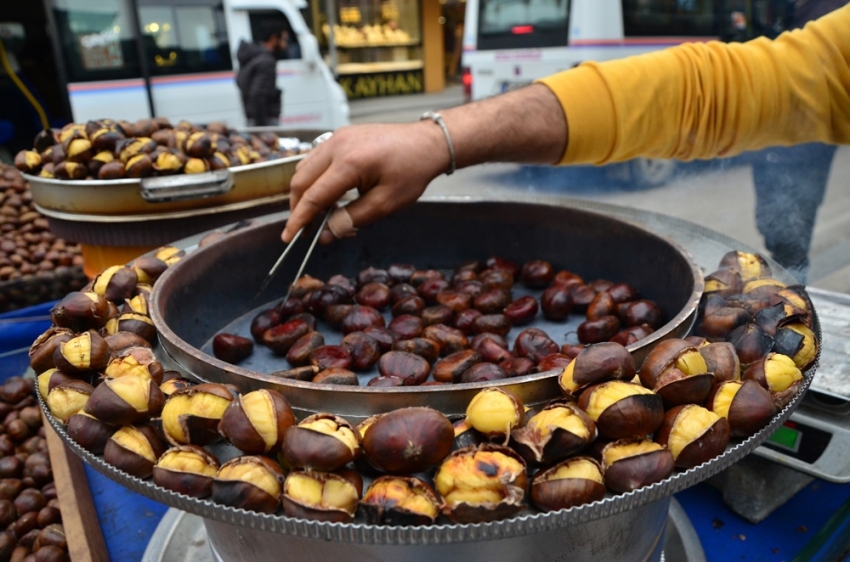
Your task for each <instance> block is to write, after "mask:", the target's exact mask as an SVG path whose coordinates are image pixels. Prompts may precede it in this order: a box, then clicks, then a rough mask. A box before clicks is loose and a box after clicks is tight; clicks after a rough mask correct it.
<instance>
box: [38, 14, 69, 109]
mask: <svg viewBox="0 0 850 562" xmlns="http://www.w3.org/2000/svg"><path fill="white" fill-rule="evenodd" d="M42 4H43V6H44V15H45V17H46V18H47V35H48V36H49V37H51V38H52V41H50V43H51V47H52V49H53V58H54V60H55V61H56V74H58V75H59V83H60V84H61V90H62V110H63V111H64V112H65V115H64V116H65V117H66V118H67V119H68V122H72V121H73V120H74V111H73V110H72V109H71V97H70V96H69V94H68V71H67V69H66V68H65V58H64V56H63V55H64V53H63V52H62V45H60V43H61V41H62V39H63V37H64V36H63V35H59V26H57V25H56V17H55V16H54V14H53V1H52V0H44V2H43V3H42Z"/></svg>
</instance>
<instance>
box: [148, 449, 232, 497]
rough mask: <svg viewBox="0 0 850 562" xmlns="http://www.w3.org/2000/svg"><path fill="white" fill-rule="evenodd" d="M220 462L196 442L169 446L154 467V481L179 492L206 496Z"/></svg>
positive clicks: (192, 495)
mask: <svg viewBox="0 0 850 562" xmlns="http://www.w3.org/2000/svg"><path fill="white" fill-rule="evenodd" d="M220 467H221V465H220V464H219V462H218V459H217V458H215V456H214V455H213V454H211V453H210V452H209V451H207V450H206V449H204V448H203V447H198V446H197V445H180V446H177V447H172V448H171V449H168V450H167V451H166V452H165V453H163V454H162V456H160V457H159V460H157V461H156V464H155V465H154V467H153V471H152V473H153V482H154V484H156V485H157V486H162V487H163V488H166V489H168V490H171V491H173V492H177V493H178V494H186V495H187V496H191V497H193V498H205V497H207V496H208V495H210V493H212V482H213V478H214V477H215V475H216V474H217V473H218V470H219V468H220Z"/></svg>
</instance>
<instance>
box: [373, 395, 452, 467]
mask: <svg viewBox="0 0 850 562" xmlns="http://www.w3.org/2000/svg"><path fill="white" fill-rule="evenodd" d="M453 440H454V428H453V427H452V424H451V422H450V421H449V420H448V418H446V416H444V415H443V414H441V413H440V412H438V411H437V410H434V409H431V408H422V407H416V408H400V409H397V410H393V411H391V412H388V413H386V414H381V415H379V416H378V417H377V419H375V420H374V421H373V422H372V423H371V424H370V425H369V426H368V427H367V429H366V432H365V434H364V435H363V445H362V446H363V452H364V453H365V455H366V459H367V460H368V461H369V462H370V463H371V464H372V465H373V466H375V467H376V468H378V469H379V470H381V471H383V472H387V473H390V474H412V473H415V472H424V471H426V470H428V469H430V468H431V467H433V466H436V465H437V464H439V463H440V461H442V460H443V459H444V458H445V457H446V456H447V455H448V454H449V452H450V451H451V448H452V441H453Z"/></svg>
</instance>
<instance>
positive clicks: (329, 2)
mask: <svg viewBox="0 0 850 562" xmlns="http://www.w3.org/2000/svg"><path fill="white" fill-rule="evenodd" d="M325 17H327V18H328V27H329V28H330V31H329V32H328V54H329V55H330V57H331V64H330V67H331V72H332V73H333V75H334V78H339V73H338V72H337V66H338V64H339V59H338V58H337V53H336V35H335V34H334V26H335V25H336V4H335V2H334V0H325Z"/></svg>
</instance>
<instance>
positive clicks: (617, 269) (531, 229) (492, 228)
mask: <svg viewBox="0 0 850 562" xmlns="http://www.w3.org/2000/svg"><path fill="white" fill-rule="evenodd" d="M282 226H283V221H279V222H273V223H269V224H264V225H260V226H256V227H253V228H247V229H244V230H243V231H240V232H236V233H233V234H232V235H229V236H228V237H227V238H225V239H223V240H221V241H219V242H218V243H216V244H212V245H210V246H207V247H205V248H203V249H201V250H199V251H196V252H192V253H191V254H190V255H189V256H187V257H185V258H184V259H182V260H181V261H180V262H178V263H177V264H176V265H174V266H173V267H171V268H169V269H168V270H167V272H166V273H165V274H164V275H163V276H162V277H161V278H160V279H159V280H158V281H157V284H156V290H155V291H154V295H153V299H152V305H151V308H152V312H151V316H152V317H153V320H154V322H155V323H156V326H157V329H158V330H159V335H160V341H161V342H162V347H163V349H164V350H165V351H166V352H167V353H168V354H169V355H170V356H171V357H172V358H173V359H174V360H175V361H176V362H177V363H178V364H179V365H181V366H182V368H183V369H185V370H187V371H189V372H190V373H192V374H193V375H195V376H196V377H198V378H200V379H203V380H206V381H214V382H222V383H230V384H234V385H236V386H237V387H239V388H240V389H242V390H243V391H249V390H253V389H256V388H261V387H273V388H276V389H278V390H280V391H281V392H282V393H284V394H285V395H286V396H287V398H288V399H289V401H290V403H291V404H292V406H293V408H294V409H296V411H299V412H300V413H301V414H306V413H309V412H316V411H327V410H328V409H330V410H331V411H333V412H335V413H336V414H338V415H341V416H344V417H347V418H351V419H352V420H358V419H362V418H365V417H367V416H370V415H372V414H376V413H379V412H384V411H388V410H391V409H395V408H400V407H405V406H413V405H422V406H426V405H427V406H431V407H434V408H438V409H440V410H442V411H443V412H444V413H446V414H456V413H463V412H464V411H465V410H466V405H467V404H468V403H469V401H470V400H471V399H472V397H473V396H474V395H475V393H477V392H478V391H479V390H480V389H481V388H482V387H484V386H488V385H491V384H493V383H467V384H454V385H446V386H426V387H398V388H389V389H388V388H375V387H366V386H357V387H349V386H330V385H317V384H313V383H309V382H300V381H289V380H286V379H282V378H280V377H275V376H272V375H270V374H269V373H272V372H274V371H278V370H283V369H287V368H289V365H288V364H287V363H286V361H285V360H284V359H282V358H280V357H274V356H273V355H272V354H271V352H270V351H269V350H267V349H265V348H263V347H262V346H255V350H254V354H253V355H252V357H251V358H250V360H249V361H248V362H246V363H243V364H240V365H238V366H237V365H231V364H229V363H225V362H223V361H220V360H218V359H216V358H215V357H214V356H213V355H212V354H211V353H209V352H208V350H209V349H210V343H209V342H210V340H211V338H212V337H213V336H214V335H215V334H216V333H218V332H220V331H226V332H228V333H234V332H235V333H242V334H243V335H246V336H247V335H249V334H248V325H249V324H250V321H251V319H252V318H253V317H254V316H255V315H256V314H257V313H258V312H259V311H261V310H263V309H265V308H270V307H271V306H273V304H274V303H275V302H277V301H279V300H280V299H281V298H282V297H283V296H284V294H285V292H286V288H287V285H288V283H289V282H291V281H292V279H293V277H294V275H295V272H296V270H297V268H298V266H299V264H300V262H301V258H302V257H303V255H304V252H306V246H307V245H308V244H309V240H304V241H303V247H300V246H299V247H297V248H295V249H294V250H293V252H292V253H291V254H290V258H289V259H288V260H287V261H286V262H285V264H284V266H283V267H282V268H281V270H280V271H279V272H278V274H277V277H276V279H275V282H273V283H272V284H271V285H270V286H269V287H268V288H267V289H266V291H265V293H264V294H261V295H259V298H255V295H256V292H257V291H258V290H259V288H260V286H261V285H262V283H263V279H264V277H265V275H266V273H267V272H268V270H269V268H270V267H271V265H272V264H273V263H274V262H275V260H276V258H277V257H278V255H279V253H280V251H281V249H282V247H283V246H282V244H281V242H280V231H281V229H282ZM304 238H310V236H304ZM494 254H497V255H501V256H503V257H506V258H508V259H511V260H515V261H517V262H518V263H523V262H524V261H527V260H529V259H544V260H547V261H549V262H551V263H552V264H553V265H554V266H555V268H556V269H569V270H571V271H574V272H576V273H578V274H579V275H581V276H582V277H584V278H585V279H587V280H592V279H597V278H604V279H611V280H614V281H616V282H626V283H629V284H631V285H633V286H634V287H636V288H637V289H638V290H640V291H641V294H642V295H643V296H644V297H645V298H648V299H652V300H654V301H656V302H657V303H658V304H659V306H660V307H661V309H662V311H663V313H664V315H665V318H667V319H668V322H667V323H666V324H665V325H664V326H662V327H661V328H660V329H659V330H658V331H656V332H655V333H653V334H651V335H650V336H649V337H648V338H645V339H644V340H642V341H641V342H638V343H637V344H635V345H633V346H632V347H631V350H632V351H633V352H634V353H635V354H636V355H637V356H638V359H640V358H641V356H642V354H643V353H644V350H646V349H648V347H650V346H652V345H654V344H655V343H657V342H658V341H660V340H662V339H665V338H668V337H684V335H685V334H686V333H687V332H688V330H689V329H690V327H691V323H692V321H693V319H694V314H695V312H696V308H697V305H698V303H699V299H700V296H701V294H702V288H703V281H702V274H701V272H700V269H699V267H698V266H697V265H696V263H695V262H694V261H693V260H692V259H691V258H690V257H689V256H688V255H687V253H686V252H685V251H684V250H683V249H682V248H681V247H679V246H677V245H676V244H674V243H673V242H671V241H670V240H668V239H666V238H664V237H661V236H658V235H656V234H653V233H651V232H649V231H647V230H645V229H643V228H641V227H639V226H636V225H634V224H630V223H628V222H624V221H622V220H619V219H614V218H611V217H608V216H605V215H604V214H598V213H593V212H588V211H586V210H582V209H577V208H574V207H571V206H568V205H560V206H559V205H542V204H527V203H509V202H499V201H464V202H447V201H426V202H420V203H416V204H415V205H412V206H411V207H408V208H407V209H405V210H404V211H402V212H400V213H397V214H395V215H393V216H391V217H388V218H387V219H384V220H382V221H379V222H378V223H376V224H373V225H371V226H370V227H367V228H364V229H361V230H360V231H359V232H358V234H357V236H356V237H354V238H349V239H346V240H342V241H340V242H339V243H336V244H333V245H331V246H328V247H320V248H317V249H316V250H315V251H314V253H313V255H312V258H311V260H310V262H309V264H308V267H307V269H306V273H309V274H311V275H313V276H315V277H318V278H320V279H327V278H329V277H330V276H331V275H333V274H336V273H343V274H345V275H348V276H352V277H353V276H355V275H356V273H357V272H358V271H359V270H361V269H363V268H365V267H366V266H368V265H372V266H375V267H386V266H388V265H390V264H392V263H394V262H406V263H412V264H414V265H416V266H417V267H419V268H434V269H444V270H451V269H453V268H454V266H456V265H457V264H459V263H461V262H462V261H465V260H470V259H480V260H484V259H486V258H487V257H488V256H491V255H494ZM517 293H518V294H519V291H517ZM541 316H542V315H538V319H537V320H536V322H537V323H538V325H539V327H541V328H543V329H544V330H545V331H546V332H547V333H549V334H550V337H552V338H554V339H555V341H556V343H558V344H559V345H560V344H561V343H565V341H566V340H565V339H564V338H565V337H566V336H565V334H566V333H567V332H571V331H573V332H574V331H575V327H576V326H578V324H579V322H580V320H581V319H582V318H581V317H580V315H573V316H572V320H573V321H572V324H566V325H556V324H552V323H545V322H544V321H542V320H540V318H541ZM532 325H533V324H532ZM525 327H526V326H523V327H518V328H514V329H513V330H512V332H511V334H509V337H508V340H509V343H510V342H512V341H513V338H515V337H516V334H518V333H519V332H520V331H521V330H522V329H524V328H525ZM322 332H323V334H324V335H325V338H326V342H328V343H332V342H333V340H332V339H330V338H332V337H334V333H333V332H332V331H330V330H322ZM336 336H337V337H339V335H338V334H336ZM575 343H577V340H575ZM205 350H207V352H205ZM556 374H557V372H556V371H551V372H547V373H537V374H533V375H528V376H525V377H518V378H512V379H507V380H505V381H500V382H499V383H498V384H499V386H502V387H504V388H506V389H509V390H510V391H511V392H514V393H516V394H517V395H518V396H519V397H520V398H521V399H522V400H523V402H524V403H525V404H529V405H535V404H540V403H542V402H546V401H548V400H551V399H552V398H555V397H556V396H559V395H560V390H559V389H558V386H557V381H556ZM364 383H365V380H364V381H361V384H364Z"/></svg>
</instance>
